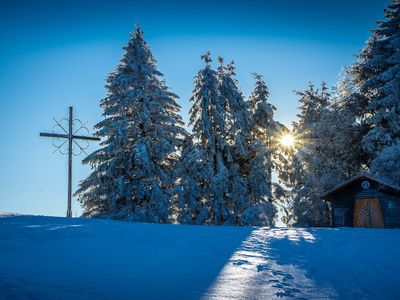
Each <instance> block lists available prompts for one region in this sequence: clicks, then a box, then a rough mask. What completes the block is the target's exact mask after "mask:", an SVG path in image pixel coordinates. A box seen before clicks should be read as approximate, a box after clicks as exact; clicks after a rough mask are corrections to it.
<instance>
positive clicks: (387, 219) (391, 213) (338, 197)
mask: <svg viewBox="0 0 400 300" xmlns="http://www.w3.org/2000/svg"><path fill="white" fill-rule="evenodd" d="M370 184H371V186H370V188H369V189H366V190H365V189H363V188H362V187H361V181H360V182H356V183H354V185H352V186H350V187H349V188H347V189H345V190H343V191H340V192H338V193H337V194H335V195H334V197H333V199H332V201H330V208H331V225H332V226H333V227H342V226H344V227H352V226H353V216H354V201H355V199H359V198H364V199H378V200H379V202H380V204H381V208H382V213H383V219H384V224H385V228H398V227H400V197H399V196H395V195H392V194H390V193H387V192H385V191H383V190H380V188H379V186H378V185H377V184H375V183H372V182H370Z"/></svg>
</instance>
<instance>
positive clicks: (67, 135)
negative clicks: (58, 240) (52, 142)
mask: <svg viewBox="0 0 400 300" xmlns="http://www.w3.org/2000/svg"><path fill="white" fill-rule="evenodd" d="M55 122H56V123H57V125H56V126H58V127H60V128H61V129H62V130H63V131H64V133H54V132H53V133H46V132H41V133H40V136H42V137H51V138H64V139H67V140H65V141H64V143H62V144H61V145H60V146H56V148H58V150H60V147H61V146H62V145H64V144H65V142H66V141H68V208H67V218H71V217H72V209H71V203H72V155H73V147H72V146H73V145H72V143H75V144H76V145H77V146H78V147H79V148H80V149H81V151H82V152H84V153H86V152H85V150H84V149H83V148H82V147H81V146H80V145H79V144H78V143H77V142H76V141H75V140H85V141H99V140H100V138H98V137H93V136H84V135H76V133H77V132H78V131H79V130H80V129H81V128H85V129H86V127H84V126H83V125H81V127H80V128H78V129H77V130H76V131H75V132H74V131H73V130H74V128H73V127H74V118H73V108H72V106H70V107H69V118H68V131H66V130H65V129H64V127H62V125H61V124H60V123H59V122H57V121H55ZM81 124H82V123H81ZM56 151H57V149H56ZM60 152H61V150H60ZM61 153H62V152H61Z"/></svg>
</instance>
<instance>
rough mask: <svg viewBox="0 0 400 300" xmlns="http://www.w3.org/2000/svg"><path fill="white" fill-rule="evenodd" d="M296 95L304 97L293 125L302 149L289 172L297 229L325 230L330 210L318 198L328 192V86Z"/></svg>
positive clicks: (312, 87) (323, 85)
mask: <svg viewBox="0 0 400 300" xmlns="http://www.w3.org/2000/svg"><path fill="white" fill-rule="evenodd" d="M296 94H297V95H299V96H300V97H301V98H300V99H299V102H300V103H301V106H300V113H299V114H298V115H297V116H298V121H297V122H294V123H293V132H294V135H295V136H296V140H297V142H296V144H297V145H296V146H297V148H298V149H297V151H296V152H295V154H294V156H293V157H292V162H291V164H290V167H289V168H288V173H289V175H288V176H287V178H289V180H288V182H287V184H288V185H289V186H290V187H292V193H293V207H292V208H293V214H294V219H295V225H301V226H321V225H324V224H326V223H327V222H328V219H327V209H328V208H327V206H326V204H325V203H324V201H323V200H322V199H320V198H319V197H318V195H319V194H320V193H321V192H322V191H324V186H323V185H322V179H323V178H324V176H326V168H327V165H326V159H327V157H325V154H326V153H324V151H323V147H324V144H325V143H327V142H328V141H327V136H326V133H325V132H324V129H326V126H325V124H326V123H324V121H325V118H326V116H327V115H328V114H329V110H328V105H329V93H328V91H327V87H326V84H325V83H322V85H321V88H320V89H315V88H314V86H313V85H312V84H311V83H310V85H309V87H308V89H307V90H306V91H304V92H300V91H297V92H296ZM322 126H323V127H322Z"/></svg>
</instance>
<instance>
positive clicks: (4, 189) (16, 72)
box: [0, 0, 387, 216]
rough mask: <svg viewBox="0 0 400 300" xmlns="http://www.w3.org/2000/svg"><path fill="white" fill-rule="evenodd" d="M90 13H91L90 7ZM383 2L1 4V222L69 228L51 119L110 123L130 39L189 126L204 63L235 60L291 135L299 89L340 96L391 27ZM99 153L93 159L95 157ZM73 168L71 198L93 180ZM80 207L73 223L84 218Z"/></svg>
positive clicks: (62, 162)
mask: <svg viewBox="0 0 400 300" xmlns="http://www.w3.org/2000/svg"><path fill="white" fill-rule="evenodd" d="M83 2H84V3H83ZM386 5H387V1H386V0H346V1H344V0H335V1H320V0H302V1H299V0H286V1H278V0H274V1H272V0H270V1H234V0H233V1H218V0H214V1H158V0H154V1H140V2H139V1H107V2H104V3H103V2H102V1H63V0H62V1H30V2H29V3H25V1H8V2H7V3H4V2H2V3H1V4H0V33H1V40H0V44H1V47H0V112H1V115H2V116H1V118H0V128H1V133H2V142H1V147H0V157H1V169H2V170H1V172H0V187H1V189H0V211H12V212H19V213H31V214H44V215H57V216H63V215H65V211H66V191H67V185H66V180H67V159H66V157H63V156H61V155H60V154H52V151H53V148H52V147H53V146H52V144H51V140H50V139H45V138H39V132H40V131H50V130H51V128H52V126H53V123H54V122H53V121H52V118H53V117H55V118H56V119H61V118H64V117H67V113H68V106H69V105H70V104H72V105H73V106H74V108H75V111H76V116H77V117H78V118H80V119H82V120H84V121H87V122H88V127H89V129H90V130H91V132H93V130H92V129H93V125H94V124H96V123H97V122H98V121H99V120H101V110H100V108H99V101H100V100H101V99H102V98H103V97H104V96H105V93H106V91H105V89H104V83H105V78H106V77H107V75H108V74H109V73H110V72H111V71H112V70H113V69H114V68H115V66H116V65H117V63H118V61H119V59H120V57H121V55H122V53H123V52H122V49H121V48H122V47H123V46H124V45H125V44H126V43H127V41H128V38H129V33H130V32H131V31H132V30H133V28H134V25H135V24H136V23H139V24H140V25H141V26H142V29H143V30H144V32H145V39H146V40H147V41H148V43H149V45H150V47H151V49H152V50H153V54H154V55H155V57H156V58H157V61H158V66H159V69H160V71H161V72H163V73H164V74H165V78H166V80H167V83H168V85H169V86H170V87H171V89H172V91H174V92H175V93H177V94H178V95H179V96H180V100H179V103H180V105H181V106H182V115H183V117H184V120H187V119H188V115H187V113H188V110H189V108H190V103H189V100H188V99H189V98H190V96H191V91H192V89H193V79H194V76H195V74H196V72H197V71H198V70H199V68H201V67H202V61H201V60H200V56H201V54H203V53H205V52H206V51H207V50H210V51H211V53H212V54H213V56H214V58H216V57H217V56H223V57H224V58H225V59H226V60H232V59H233V60H234V61H235V62H236V67H237V75H238V79H239V85H240V87H241V89H242V91H243V92H244V94H245V95H248V94H249V93H250V91H251V89H252V88H253V80H252V77H251V75H250V73H251V72H258V73H261V74H264V76H265V80H266V82H267V84H268V85H269V88H270V92H271V102H272V103H273V104H274V105H275V106H276V107H277V109H278V110H277V113H276V117H277V119H278V120H280V121H281V122H283V123H285V124H287V125H290V123H291V122H292V121H293V120H295V118H296V113H297V110H296V108H297V106H298V103H297V98H296V96H295V95H294V94H293V92H292V91H293V90H294V89H304V88H305V87H306V86H307V82H308V81H309V80H312V81H314V82H315V83H319V82H321V81H322V80H325V81H327V82H328V83H329V84H330V85H333V84H334V83H335V82H336V81H337V79H338V74H339V72H340V70H341V69H342V68H343V67H344V66H346V65H348V64H350V63H351V62H352V61H353V60H354V55H355V54H357V53H358V51H359V50H360V49H361V48H362V47H363V45H364V43H365V40H366V39H367V38H368V37H369V30H370V29H373V28H374V27H375V21H376V20H378V19H382V18H383V9H384V8H385V6H386ZM95 147H96V145H95V144H93V143H92V145H91V146H90V148H89V149H88V151H93V150H94V149H95ZM82 158H83V156H80V157H75V158H74V177H73V178H74V188H76V185H77V183H78V181H79V180H81V179H83V178H84V177H85V176H87V174H89V172H90V168H89V167H88V166H82V165H81V163H80V162H81V159H82ZM80 212H81V210H80V208H79V204H78V203H77V202H76V201H74V203H73V214H74V215H75V213H77V214H78V215H79V214H80Z"/></svg>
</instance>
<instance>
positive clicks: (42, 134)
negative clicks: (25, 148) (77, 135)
mask: <svg viewBox="0 0 400 300" xmlns="http://www.w3.org/2000/svg"><path fill="white" fill-rule="evenodd" d="M40 136H44V137H53V138H65V139H67V138H69V136H68V134H61V133H46V132H41V133H40Z"/></svg>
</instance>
